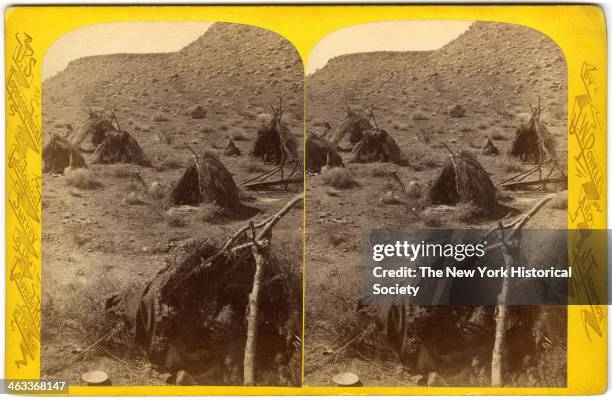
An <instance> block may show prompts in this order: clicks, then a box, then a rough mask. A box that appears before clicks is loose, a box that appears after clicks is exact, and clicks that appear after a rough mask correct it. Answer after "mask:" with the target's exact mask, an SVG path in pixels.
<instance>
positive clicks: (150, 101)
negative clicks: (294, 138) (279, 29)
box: [43, 23, 303, 133]
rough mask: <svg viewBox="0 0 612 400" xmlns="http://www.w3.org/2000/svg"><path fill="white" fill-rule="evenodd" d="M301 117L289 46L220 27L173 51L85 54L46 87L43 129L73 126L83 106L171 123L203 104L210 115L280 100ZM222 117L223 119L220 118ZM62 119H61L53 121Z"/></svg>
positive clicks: (270, 36) (298, 73) (252, 110)
mask: <svg viewBox="0 0 612 400" xmlns="http://www.w3.org/2000/svg"><path fill="white" fill-rule="evenodd" d="M281 97H282V98H283V103H284V104H285V105H287V106H288V107H289V111H290V112H291V113H292V114H293V115H294V116H296V117H297V118H298V119H299V118H301V116H302V114H303V66H302V61H301V58H300V57H299V55H298V53H297V51H296V50H295V49H294V48H293V46H292V45H291V44H290V43H289V42H287V41H286V40H285V39H284V38H282V37H280V36H278V35H277V34H275V33H273V32H270V31H267V30H265V29H261V28H256V27H251V26H246V25H239V24H227V23H217V24H214V25H213V26H212V27H211V28H210V29H209V30H208V31H206V33H205V34H204V35H203V36H201V37H200V38H198V39H197V40H196V41H194V42H193V43H191V44H189V45H188V46H186V47H185V48H183V49H182V50H180V51H178V52H175V53H163V54H113V55H103V56H92V57H85V58H81V59H78V60H74V61H72V62H71V63H70V64H69V65H68V67H67V68H66V69H65V70H64V71H62V72H60V73H58V74H57V75H55V76H53V77H51V78H49V79H47V80H46V81H45V82H44V83H43V114H44V115H43V125H44V128H45V129H44V130H45V132H46V133H49V131H50V130H51V129H50V128H52V126H51V127H50V126H49V125H48V124H50V123H52V124H53V125H61V124H63V123H70V124H72V125H73V126H74V125H76V126H75V128H76V127H77V126H79V125H80V123H81V122H82V120H83V118H84V117H85V112H84V110H85V109H86V108H87V107H90V106H94V107H106V108H114V107H116V108H117V109H118V110H119V111H120V112H121V113H122V114H124V115H123V117H124V118H126V117H127V116H128V115H129V114H132V115H134V114H135V113H136V112H139V113H141V114H144V115H147V114H148V115H149V116H150V115H152V114H153V113H156V112H162V113H165V114H167V117H168V118H171V117H172V116H176V115H182V114H184V110H186V109H187V108H189V107H191V106H193V105H201V106H203V107H204V108H205V109H206V110H207V111H208V115H209V116H211V117H212V116H214V115H217V116H219V115H222V114H224V115H227V114H230V115H231V116H232V117H234V116H236V115H237V114H239V115H243V114H251V115H252V114H257V113H261V112H263V111H265V112H268V111H269V106H270V104H272V103H277V102H278V100H279V98H281ZM219 118H220V117H219ZM58 119H59V121H58Z"/></svg>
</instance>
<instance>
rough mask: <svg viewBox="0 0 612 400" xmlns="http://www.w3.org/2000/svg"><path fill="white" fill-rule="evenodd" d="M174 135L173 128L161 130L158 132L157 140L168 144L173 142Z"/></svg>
mask: <svg viewBox="0 0 612 400" xmlns="http://www.w3.org/2000/svg"><path fill="white" fill-rule="evenodd" d="M175 137H176V131H174V130H167V131H162V132H159V135H158V138H159V141H160V142H162V143H164V144H167V145H168V146H169V145H171V144H172V143H174V138H175Z"/></svg>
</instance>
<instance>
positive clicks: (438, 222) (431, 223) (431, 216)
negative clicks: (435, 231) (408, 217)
mask: <svg viewBox="0 0 612 400" xmlns="http://www.w3.org/2000/svg"><path fill="white" fill-rule="evenodd" d="M422 219H423V223H424V224H425V226H427V227H429V228H439V227H442V226H445V225H446V221H445V220H444V217H442V215H441V214H436V213H425V214H424V215H423V217H422Z"/></svg>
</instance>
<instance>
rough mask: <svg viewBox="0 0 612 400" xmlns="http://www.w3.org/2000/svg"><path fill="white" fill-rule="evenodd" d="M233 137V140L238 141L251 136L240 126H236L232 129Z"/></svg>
mask: <svg viewBox="0 0 612 400" xmlns="http://www.w3.org/2000/svg"><path fill="white" fill-rule="evenodd" d="M231 138H232V140H235V141H237V142H240V141H245V140H249V137H248V136H247V135H246V133H244V131H243V130H242V129H240V128H234V129H233V130H232V133H231Z"/></svg>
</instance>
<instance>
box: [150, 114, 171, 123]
mask: <svg viewBox="0 0 612 400" xmlns="http://www.w3.org/2000/svg"><path fill="white" fill-rule="evenodd" d="M165 121H170V118H168V116H167V115H166V114H164V113H162V112H159V111H158V112H156V113H155V114H153V122H165Z"/></svg>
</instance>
